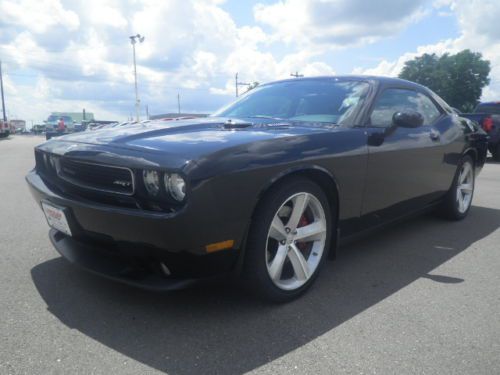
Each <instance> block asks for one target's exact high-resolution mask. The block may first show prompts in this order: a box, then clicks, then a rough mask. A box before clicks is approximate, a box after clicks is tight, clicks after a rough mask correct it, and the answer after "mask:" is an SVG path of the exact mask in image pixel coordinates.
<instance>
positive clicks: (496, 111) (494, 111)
mask: <svg viewBox="0 0 500 375" xmlns="http://www.w3.org/2000/svg"><path fill="white" fill-rule="evenodd" d="M474 112H475V113H489V114H491V115H500V103H499V104H496V105H495V104H479V105H478V106H477V107H476V109H475V110H474Z"/></svg>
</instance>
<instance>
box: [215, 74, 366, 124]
mask: <svg viewBox="0 0 500 375" xmlns="http://www.w3.org/2000/svg"><path fill="white" fill-rule="evenodd" d="M368 88H369V84H368V83H366V82H360V81H349V80H342V81H339V80H337V79H329V80H315V79H311V80H297V81H286V82H278V83H272V84H269V85H264V86H261V87H257V88H255V89H253V90H251V91H249V92H248V93H246V94H245V95H243V96H242V97H241V98H239V99H238V100H237V101H235V102H233V103H231V104H230V105H228V106H227V107H225V108H222V109H221V110H219V111H218V112H216V113H215V114H213V116H221V117H239V118H252V117H257V118H276V119H286V120H292V121H311V122H326V123H335V124H340V125H342V124H346V123H349V121H352V115H353V114H354V112H355V110H356V109H357V108H358V106H359V105H360V104H361V103H362V101H363V99H364V97H365V96H366V93H367V92H368Z"/></svg>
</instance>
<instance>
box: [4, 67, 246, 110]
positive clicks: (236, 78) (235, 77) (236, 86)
mask: <svg viewBox="0 0 500 375" xmlns="http://www.w3.org/2000/svg"><path fill="white" fill-rule="evenodd" d="M234 88H235V89H236V97H238V73H236V75H235V76H234ZM2 93H3V91H2ZM2 98H3V96H2ZM4 117H5V111H4Z"/></svg>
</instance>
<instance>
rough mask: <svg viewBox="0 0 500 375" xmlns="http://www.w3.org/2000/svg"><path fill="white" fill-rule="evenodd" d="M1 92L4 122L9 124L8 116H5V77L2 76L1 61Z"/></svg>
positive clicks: (0, 66)
mask: <svg viewBox="0 0 500 375" xmlns="http://www.w3.org/2000/svg"><path fill="white" fill-rule="evenodd" d="M0 91H1V92H2V110H3V122H4V123H6V122H7V116H6V114H5V98H4V96H3V75H2V62H1V61H0Z"/></svg>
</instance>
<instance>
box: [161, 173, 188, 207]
mask: <svg viewBox="0 0 500 375" xmlns="http://www.w3.org/2000/svg"><path fill="white" fill-rule="evenodd" d="M164 182H165V188H166V189H167V191H168V192H169V193H170V195H171V196H172V197H173V198H174V199H175V200H177V201H179V202H182V201H183V200H184V197H185V196H186V182H185V181H184V179H183V178H182V177H181V176H180V175H178V174H177V173H172V174H165V176H164Z"/></svg>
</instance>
